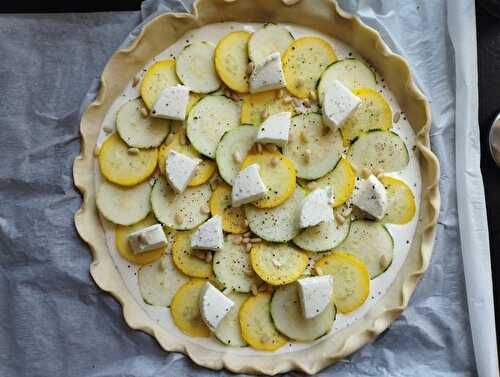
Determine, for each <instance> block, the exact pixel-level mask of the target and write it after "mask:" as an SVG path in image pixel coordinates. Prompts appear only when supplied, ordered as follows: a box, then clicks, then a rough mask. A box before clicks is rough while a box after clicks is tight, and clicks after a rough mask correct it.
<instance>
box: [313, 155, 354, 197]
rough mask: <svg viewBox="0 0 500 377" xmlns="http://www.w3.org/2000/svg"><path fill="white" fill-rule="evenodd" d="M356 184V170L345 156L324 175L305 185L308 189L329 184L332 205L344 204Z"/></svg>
mask: <svg viewBox="0 0 500 377" xmlns="http://www.w3.org/2000/svg"><path fill="white" fill-rule="evenodd" d="M355 184H356V172H355V171H354V169H353V168H352V166H351V164H350V163H349V161H347V159H346V158H345V157H342V158H341V159H340V160H339V162H338V163H337V166H335V168H333V170H330V172H328V173H327V174H326V175H324V176H323V177H321V178H320V179H317V180H315V181H311V182H308V183H307V184H306V187H307V188H308V189H309V190H316V189H317V188H323V187H326V186H330V187H331V188H332V191H333V207H338V206H340V205H342V204H344V203H345V202H346V201H347V199H349V198H350V197H351V195H352V192H353V191H354V186H355Z"/></svg>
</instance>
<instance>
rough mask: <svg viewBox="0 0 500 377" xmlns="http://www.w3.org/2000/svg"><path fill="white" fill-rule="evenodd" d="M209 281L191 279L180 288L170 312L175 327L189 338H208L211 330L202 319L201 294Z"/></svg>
mask: <svg viewBox="0 0 500 377" xmlns="http://www.w3.org/2000/svg"><path fill="white" fill-rule="evenodd" d="M206 282H207V281H206V280H205V279H191V280H190V281H188V282H187V283H185V284H184V285H183V286H182V287H180V288H179V289H178V290H177V292H176V293H175V296H174V298H173V299H172V305H171V307H170V312H171V313H172V319H173V320H174V323H175V325H176V326H177V327H178V328H179V330H181V331H182V332H183V333H184V334H186V335H189V336H196V337H203V338H208V337H209V336H210V330H209V328H208V327H207V325H205V322H203V320H202V319H201V315H200V304H199V302H200V292H201V288H203V286H204V285H205V283H206Z"/></svg>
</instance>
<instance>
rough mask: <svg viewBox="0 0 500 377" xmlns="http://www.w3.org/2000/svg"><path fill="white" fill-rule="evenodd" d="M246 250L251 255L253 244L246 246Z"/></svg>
mask: <svg viewBox="0 0 500 377" xmlns="http://www.w3.org/2000/svg"><path fill="white" fill-rule="evenodd" d="M245 250H246V252H247V253H249V252H250V250H252V244H251V243H247V244H245Z"/></svg>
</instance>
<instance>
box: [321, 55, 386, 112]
mask: <svg viewBox="0 0 500 377" xmlns="http://www.w3.org/2000/svg"><path fill="white" fill-rule="evenodd" d="M336 80H338V81H340V82H341V83H342V84H344V86H346V87H347V88H349V89H351V90H355V89H362V88H368V89H377V80H376V78H375V73H373V71H372V70H371V69H370V68H368V66H367V65H366V64H365V63H363V62H362V61H361V60H359V59H354V58H349V59H344V60H339V61H336V62H335V63H332V64H330V65H329V66H328V68H327V69H326V70H325V72H323V74H322V75H321V79H320V80H319V84H318V99H319V103H320V104H322V103H323V98H324V97H325V92H326V89H327V88H328V87H329V86H330V85H331V84H332V83H333V82H334V81H336Z"/></svg>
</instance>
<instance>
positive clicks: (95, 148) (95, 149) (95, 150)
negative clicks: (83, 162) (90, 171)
mask: <svg viewBox="0 0 500 377" xmlns="http://www.w3.org/2000/svg"><path fill="white" fill-rule="evenodd" d="M100 151H101V147H99V145H96V146H95V147H94V156H95V157H99V152H100Z"/></svg>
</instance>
